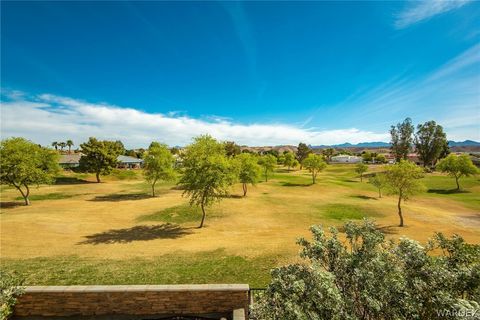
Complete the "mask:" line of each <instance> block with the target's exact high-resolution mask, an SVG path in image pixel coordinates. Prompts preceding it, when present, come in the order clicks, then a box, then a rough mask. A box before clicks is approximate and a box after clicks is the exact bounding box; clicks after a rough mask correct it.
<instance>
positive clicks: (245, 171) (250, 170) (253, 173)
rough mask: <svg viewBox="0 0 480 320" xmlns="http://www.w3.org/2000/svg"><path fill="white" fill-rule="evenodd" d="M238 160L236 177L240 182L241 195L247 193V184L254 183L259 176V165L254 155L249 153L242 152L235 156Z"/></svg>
mask: <svg viewBox="0 0 480 320" xmlns="http://www.w3.org/2000/svg"><path fill="white" fill-rule="evenodd" d="M237 159H238V161H239V173H238V178H239V181H240V182H241V183H242V188H243V196H244V197H245V196H246V195H247V185H248V184H249V183H250V184H251V185H255V183H256V182H257V180H258V179H259V177H260V170H261V169H260V166H259V165H258V162H257V159H256V157H255V156H253V155H251V154H249V153H242V154H240V155H238V156H237Z"/></svg>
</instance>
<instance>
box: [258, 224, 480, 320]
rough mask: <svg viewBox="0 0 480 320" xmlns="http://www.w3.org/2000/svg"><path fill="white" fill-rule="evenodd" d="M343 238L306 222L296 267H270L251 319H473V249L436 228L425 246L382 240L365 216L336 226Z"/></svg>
mask: <svg viewBox="0 0 480 320" xmlns="http://www.w3.org/2000/svg"><path fill="white" fill-rule="evenodd" d="M344 229H345V236H346V243H344V242H343V241H341V240H340V239H339V232H338V231H337V229H335V228H331V229H330V232H331V234H330V235H327V234H326V232H325V231H324V230H323V229H322V228H321V227H319V226H314V227H312V229H311V230H312V233H313V241H312V242H309V241H307V240H305V239H300V240H299V244H300V245H302V247H303V249H302V252H301V256H302V258H304V259H308V261H306V263H304V264H293V265H289V266H286V267H281V268H277V269H274V270H273V271H272V282H271V284H270V285H269V286H268V288H267V291H266V293H265V294H264V295H263V297H262V298H261V299H260V300H259V301H258V302H257V303H255V304H254V306H253V308H252V314H253V318H254V319H284V320H288V319H295V320H296V319H305V320H311V319H339V320H340V319H341V320H345V319H480V310H479V309H480V306H479V303H480V246H479V245H472V244H467V243H465V242H464V240H463V239H462V238H461V237H460V236H453V237H452V238H446V237H445V236H444V235H442V234H440V233H438V234H435V236H434V237H433V238H432V239H431V240H430V241H429V242H428V243H427V245H426V246H425V247H423V246H421V245H420V244H419V243H418V242H416V241H413V240H410V239H406V238H402V239H400V240H399V241H398V242H393V241H386V240H385V237H384V235H383V233H382V232H380V231H379V230H378V228H377V227H376V226H375V224H374V223H373V222H372V221H368V220H365V221H364V222H363V223H362V224H355V223H352V222H349V223H347V224H346V225H345V226H344Z"/></svg>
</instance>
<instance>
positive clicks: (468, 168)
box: [437, 154, 478, 190]
mask: <svg viewBox="0 0 480 320" xmlns="http://www.w3.org/2000/svg"><path fill="white" fill-rule="evenodd" d="M437 169H438V170H440V171H442V172H446V173H448V174H449V175H450V176H452V177H454V178H455V182H456V183H457V190H460V184H459V182H458V180H459V179H460V178H461V177H468V176H471V175H475V174H478V169H477V167H475V165H474V164H473V162H472V160H471V159H470V157H469V156H468V155H466V154H462V155H460V156H456V155H454V154H450V155H448V156H447V157H446V158H444V159H442V160H440V162H439V163H438V165H437Z"/></svg>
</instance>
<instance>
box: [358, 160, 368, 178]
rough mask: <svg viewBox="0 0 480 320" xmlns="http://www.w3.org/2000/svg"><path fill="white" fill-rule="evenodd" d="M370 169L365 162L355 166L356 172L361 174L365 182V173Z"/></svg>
mask: <svg viewBox="0 0 480 320" xmlns="http://www.w3.org/2000/svg"><path fill="white" fill-rule="evenodd" d="M367 171H368V166H367V165H366V164H364V163H361V162H360V163H359V164H357V165H356V166H355V172H356V173H358V175H359V176H360V182H363V174H364V173H365V172H367Z"/></svg>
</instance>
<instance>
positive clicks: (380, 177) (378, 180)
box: [368, 173, 386, 198]
mask: <svg viewBox="0 0 480 320" xmlns="http://www.w3.org/2000/svg"><path fill="white" fill-rule="evenodd" d="M368 182H370V184H371V185H373V186H374V187H376V188H377V189H378V197H379V198H381V197H382V189H383V188H384V187H385V185H386V179H385V175H384V174H383V173H377V174H375V175H373V176H371V177H370V179H368Z"/></svg>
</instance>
